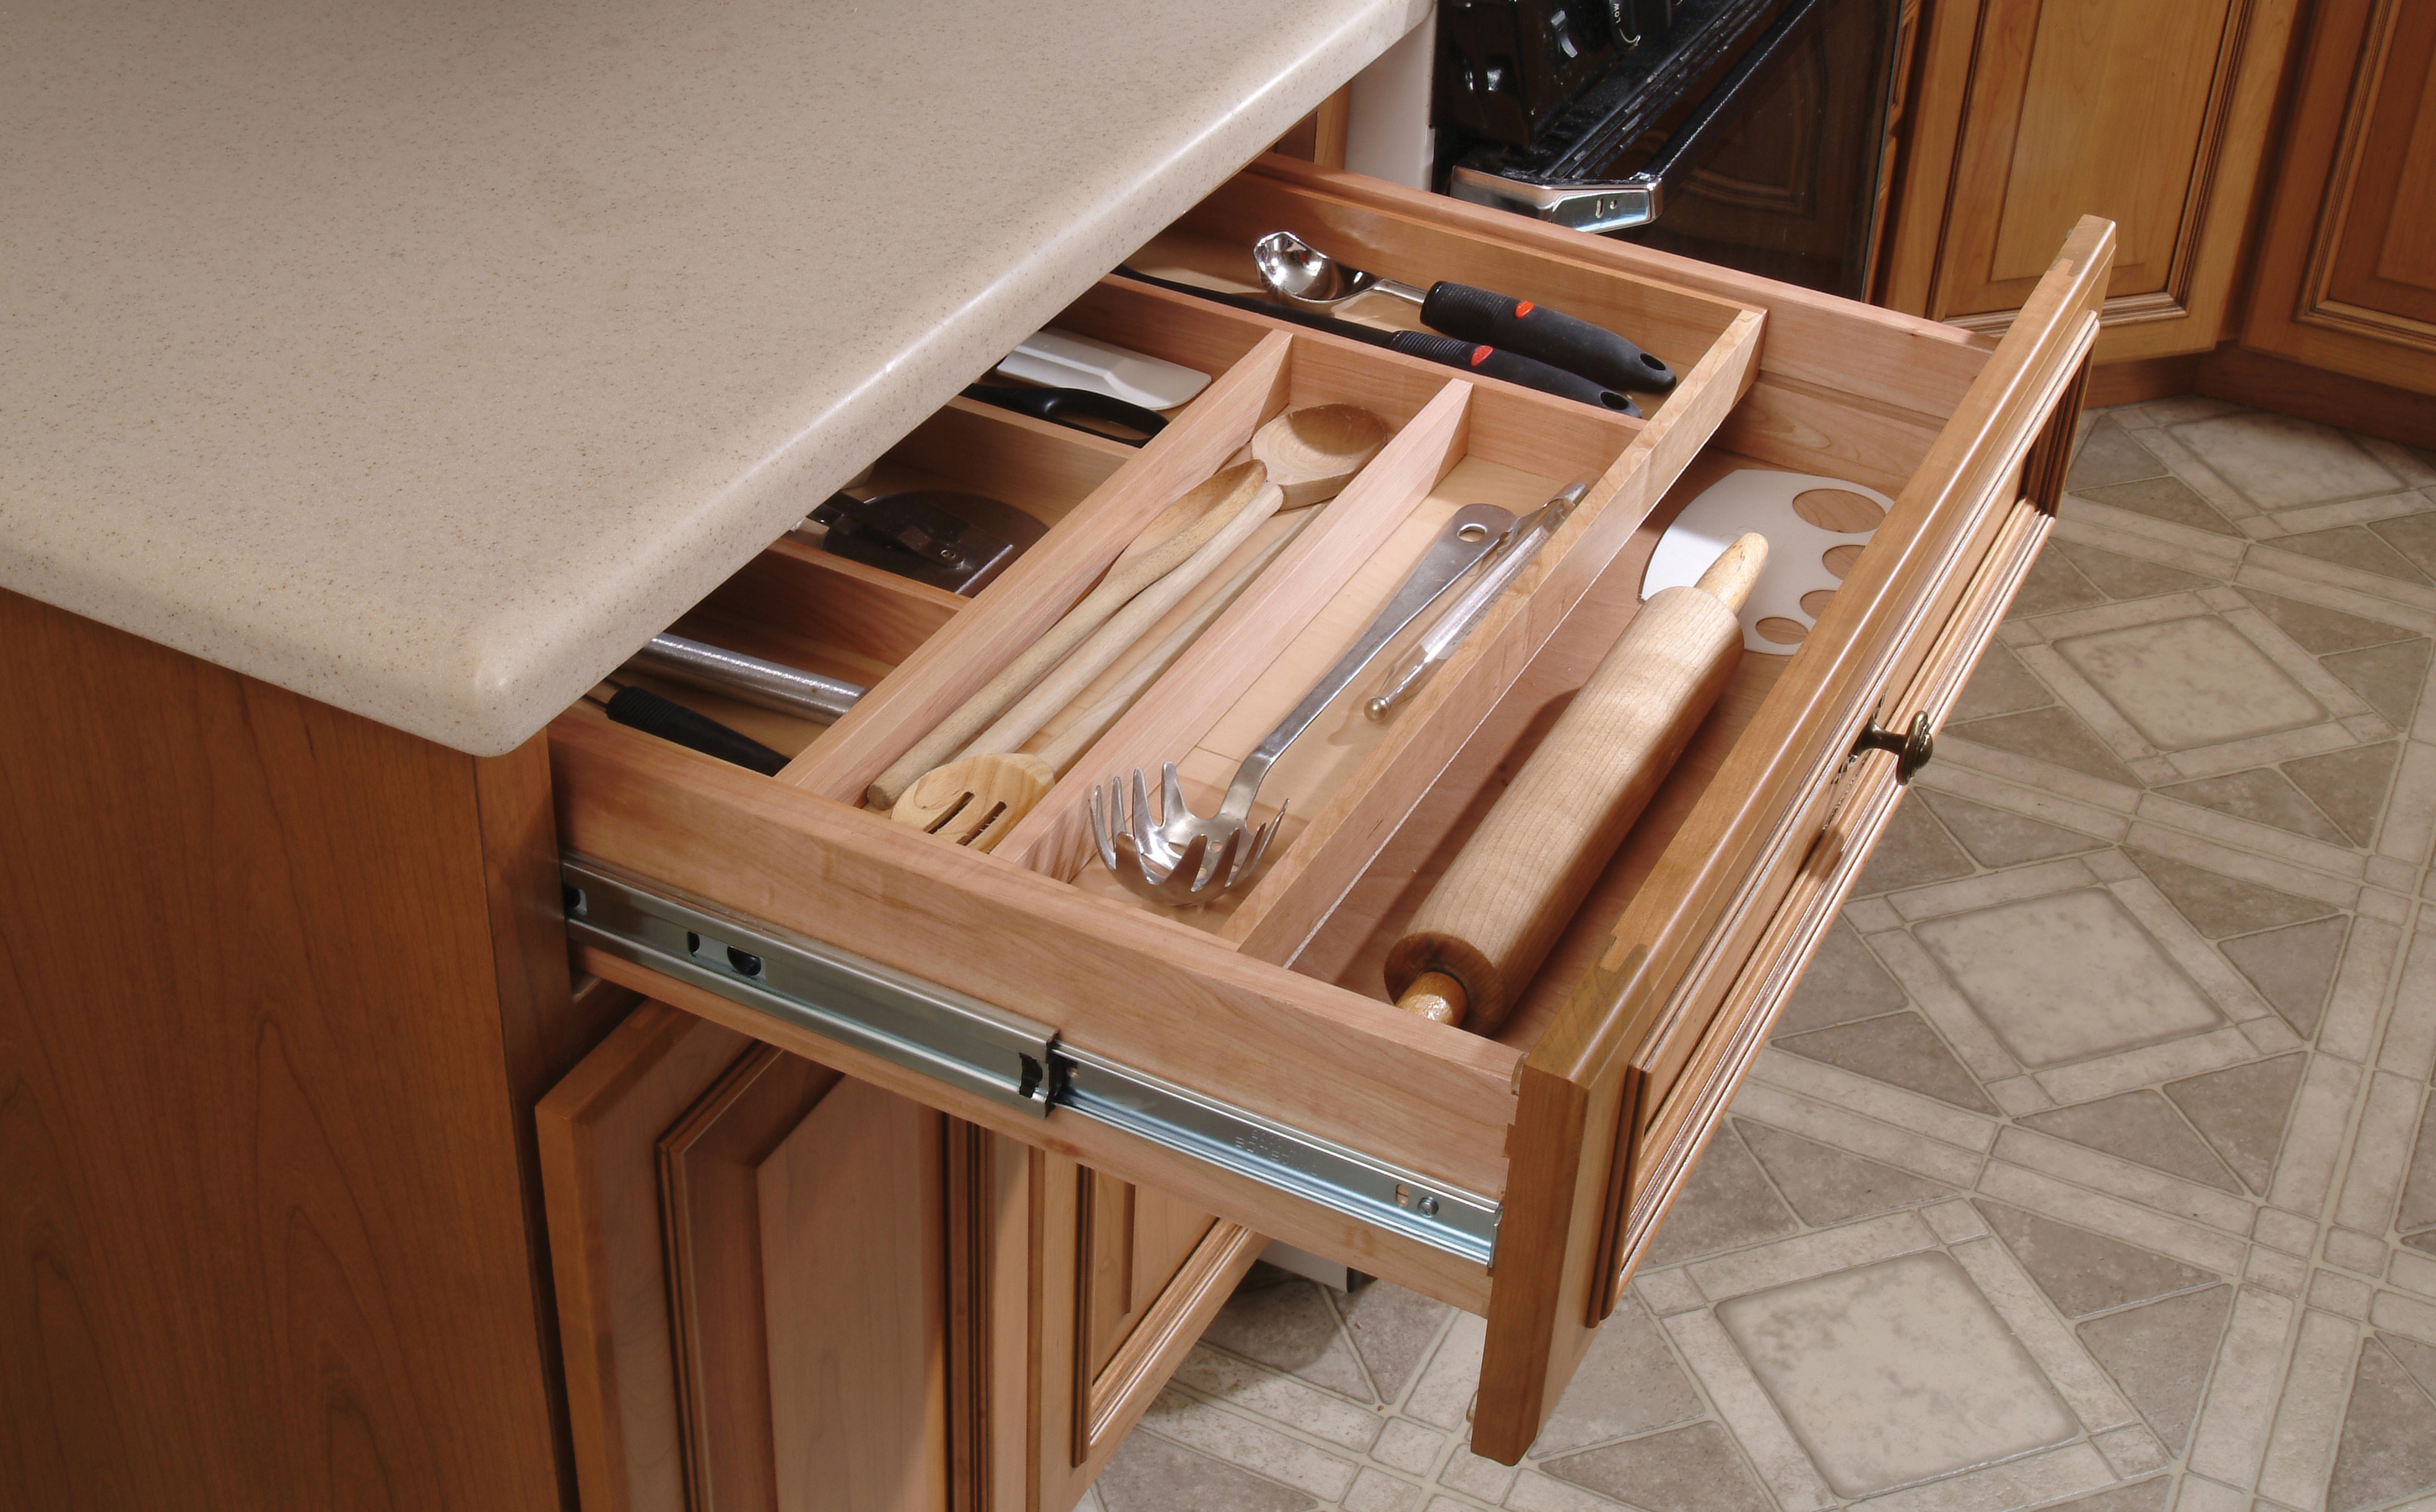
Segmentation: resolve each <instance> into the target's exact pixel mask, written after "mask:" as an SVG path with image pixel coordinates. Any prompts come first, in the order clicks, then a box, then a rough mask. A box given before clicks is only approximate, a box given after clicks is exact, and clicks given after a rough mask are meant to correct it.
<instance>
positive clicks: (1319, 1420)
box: [1085, 398, 2436, 1512]
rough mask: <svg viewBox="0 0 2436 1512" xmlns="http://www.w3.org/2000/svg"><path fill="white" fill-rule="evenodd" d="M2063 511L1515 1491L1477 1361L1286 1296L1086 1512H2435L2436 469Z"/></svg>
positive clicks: (1202, 1357) (2082, 502)
mask: <svg viewBox="0 0 2436 1512" xmlns="http://www.w3.org/2000/svg"><path fill="white" fill-rule="evenodd" d="M2066 486H2067V494H2066V495H2065V501H2064V504H2063V507H2062V511H2061V513H2060V518H2059V521H2058V524H2057V526H2056V529H2055V531H2054V534H2053V535H2052V537H2051V538H2050V540H2051V545H2050V547H2049V548H2048V550H2047V551H2046V552H2045V553H2044V556H2043V557H2042V559H2041V561H2040V563H2039V565H2038V566H2037V567H2036V569H2035V570H2034V571H2033V573H2032V575H2031V577H2030V580H2029V582H2027V584H2026V585H2025V586H2024V588H2023V590H2022V592H2021V593H2020V594H2019V595H2018V596H2017V597H2016V598H2015V600H2014V602H2013V604H2012V607H2011V610H2010V615H2009V617H2008V618H2007V620H2006V621H2005V623H2004V625H2003V626H2002V628H2001V629H2000V631H1999V633H1998V640H1997V643H1995V644H1994V645H1992V646H1991V647H1990V649H1989V652H1988V653H1987V655H1986V657H1985V658H1984V659H1983V660H1982V662H1981V663H1980V666H1979V669H1978V671H1977V673H1976V674H1975V677H1974V679H1973V681H1972V684H1971V686H1969V687H1968V688H1967V689H1965V691H1964V693H1963V694H1962V696H1961V698H1960V700H1959V701H1958V702H1957V704H1956V706H1955V708H1954V709H1953V710H1952V711H1951V712H1950V713H1949V715H1948V717H1947V719H1946V721H1945V724H1944V728H1943V730H1942V732H1941V734H1940V741H1939V755H1938V758H1937V760H1936V761H1935V762H1934V763H1932V764H1931V765H1930V766H1929V767H1928V769H1927V770H1926V771H1925V772H1924V773H1922V775H1921V778H1920V780H1919V781H1918V782H1916V783H1915V784H1914V785H1913V789H1912V791H1911V793H1910V796H1909V799H1908V801H1906V802H1905V804H1904V805H1903V806H1902V808H1899V809H1898V810H1897V815H1896V819H1895V822H1894V824H1893V825H1892V826H1890V828H1889V830H1888V834H1887V835H1886V837H1885V838H1884V839H1883V840H1882V841H1881V843H1879V845H1878V847H1877V849H1876V850H1875V851H1874V852H1873V853H1872V856H1871V860H1870V866H1869V868H1868V870H1867V871H1866V872H1865V873H1864V875H1863V877H1862V879H1861V882H1860V885H1859V886H1858V888H1857V889H1856V890H1855V893H1854V896H1853V900H1852V901H1851V902H1850V903H1849V904H1848V905H1847V907H1846V910H1845V916H1844V918H1843V919H1842V920H1841V921H1839V922H1838V923H1837V925H1836V928H1835V929H1834V930H1831V931H1830V933H1829V935H1828V937H1827V940H1826V942H1825V943H1824V945H1823V946H1822V947H1821V948H1820V951H1819V953H1818V957H1817V959H1816V961H1815V963H1814V965H1812V967H1811V970H1810V972H1809V974H1808V975H1807V977H1806V978H1805V979H1804V981H1803V983H1802V986H1801V989H1800V991H1799V992H1797V993H1796V994H1795V996H1794V999H1793V1000H1792V1002H1791V1003H1789V1004H1788V1005H1787V1007H1786V1009H1785V1011H1784V1013H1783V1017H1782V1018H1781V1019H1780V1020H1779V1022H1778V1025H1777V1028H1776V1033H1775V1038H1774V1042H1773V1044H1772V1045H1771V1046H1770V1048H1768V1049H1767V1050H1766V1051H1763V1052H1762V1053H1761V1055H1760V1057H1759V1059H1758V1062H1757V1065H1756V1067H1755V1068H1754V1069H1753V1072H1752V1075H1751V1080H1750V1082H1749V1084H1748V1086H1747V1087H1746V1089H1745V1091H1744V1092H1743V1094H1742V1095H1741V1097H1740V1098H1739V1099H1738V1100H1737V1102H1736V1104H1735V1105H1734V1107H1733V1108H1732V1110H1731V1116H1730V1117H1729V1118H1728V1119H1727V1120H1726V1121H1724V1123H1723V1124H1721V1125H1720V1127H1719V1128H1718V1130H1717V1132H1716V1134H1715V1135H1714V1138H1712V1139H1711V1141H1710V1144H1709V1147H1708V1152H1707V1154H1706V1155H1705V1156H1703V1158H1702V1160H1701V1163H1700V1165H1699V1166H1698V1167H1697V1168H1696V1171H1695V1173H1694V1174H1693V1177H1692V1180H1691V1183H1690V1185H1689V1186H1688V1187H1687V1189H1686V1190H1685V1191H1684V1193H1683V1194H1682V1196H1681V1197H1680V1198H1679V1200H1678V1202H1677V1204H1676V1206H1675V1208H1674V1210H1673V1212H1672V1213H1671V1214H1670V1216H1669V1218H1668V1220H1667V1223H1666V1225H1665V1226H1664V1227H1663V1228H1662V1229H1661V1231H1660V1233H1659V1236H1658V1239H1657V1240H1656V1242H1655V1243H1653V1244H1652V1246H1651V1249H1650V1253H1649V1255H1648V1257H1647V1259H1646V1260H1644V1263H1643V1266H1642V1269H1641V1271H1640V1274H1639V1275H1638V1277H1636V1279H1635V1280H1634V1283H1633V1285H1632V1287H1631V1288H1630V1289H1629V1292H1628V1294H1627V1298H1626V1300H1625V1302H1624V1304H1623V1306H1622V1307H1621V1308H1619V1310H1618V1312H1617V1313H1616V1315H1615V1316H1614V1317H1613V1318H1612V1319H1611V1320H1610V1321H1609V1324H1608V1326H1607V1327H1606V1328H1605V1329H1604V1330H1602V1332H1601V1334H1600V1336H1599V1340H1598V1342H1597V1344H1596V1346H1595V1347H1593V1348H1592V1352H1591V1354H1590V1356H1589V1358H1588V1359H1587V1361H1586V1362H1585V1363H1584V1364H1583V1367H1582V1369H1581V1371H1580V1373H1579V1374H1578V1375H1577V1376H1576V1377H1575V1380H1574V1382H1573V1384H1572V1386H1571V1388H1570V1389H1569V1390H1568V1392H1567V1394H1566V1396H1565V1398H1564V1399H1563V1401H1562V1402H1561V1404H1560V1405H1559V1406H1558V1408H1557V1411H1556V1412H1555V1413H1554V1414H1553V1415H1552V1416H1551V1417H1550V1419H1549V1423H1548V1427H1547V1429H1546V1430H1545V1432H1544V1433H1543V1434H1542V1437H1541V1439H1540V1443H1539V1444H1538V1445H1537V1446H1535V1447H1534V1450H1533V1451H1532V1453H1531V1454H1530V1455H1529V1456H1527V1457H1526V1458H1525V1459H1524V1461H1523V1464H1522V1466H1521V1467H1520V1469H1507V1468H1505V1467H1504V1466H1497V1465H1492V1464H1490V1463H1488V1461H1485V1460H1482V1459H1480V1458H1478V1457H1477V1456H1474V1455H1472V1454H1471V1453H1470V1451H1469V1449H1468V1447H1467V1444H1466V1434H1465V1427H1466V1424H1467V1423H1468V1421H1469V1419H1470V1399H1471V1393H1472V1390H1473V1384H1474V1382H1475V1380H1476V1378H1477V1375H1478V1371H1479V1362H1480V1350H1481V1341H1482V1338H1483V1330H1482V1325H1481V1323H1480V1321H1479V1320H1478V1319H1477V1318H1472V1317H1469V1316H1466V1315H1464V1314H1461V1313H1458V1312H1454V1311H1453V1310H1452V1309H1449V1308H1447V1307H1445V1306H1443V1305H1441V1304H1439V1303H1436V1302H1433V1301H1429V1300H1427V1299H1425V1298H1422V1297H1418V1296H1416V1295H1412V1294H1409V1293H1405V1292H1401V1291H1399V1290H1397V1289H1396V1288H1394V1287H1391V1286H1387V1285H1384V1284H1383V1283H1375V1282H1374V1283H1371V1284H1370V1285H1367V1286H1366V1287H1364V1288H1362V1289H1360V1290H1359V1291H1357V1292H1355V1293H1354V1294H1352V1295H1349V1296H1348V1295H1341V1294H1338V1293H1334V1292H1331V1291H1328V1290H1326V1289H1324V1288H1321V1287H1318V1286H1316V1285H1314V1284H1313V1283H1310V1282H1306V1281H1301V1280H1298V1279H1295V1278H1292V1277H1285V1276H1284V1275H1282V1273H1277V1272H1273V1271H1268V1270H1266V1269H1265V1268H1262V1269H1260V1270H1256V1271H1255V1272H1254V1275H1253V1277H1252V1278H1250V1279H1249V1280H1247V1281H1246V1282H1245V1284H1244V1287H1243V1288H1242V1289H1241V1290H1240V1291H1239V1292H1238V1294H1237V1295H1236V1297H1235V1299H1234V1301H1233V1302H1232V1303H1230V1304H1229V1306H1228V1308H1227V1313H1226V1315H1225V1316H1224V1317H1223V1318H1222V1319H1221V1320H1220V1322H1219V1323H1218V1325H1217V1326H1216V1327H1214V1328H1213V1329H1212V1330H1210V1331H1209V1334H1208V1335H1207V1336H1206V1337H1205V1338H1204V1340H1203V1342H1202V1344H1201V1346H1200V1347H1199V1348H1198V1349H1197V1350H1196V1351H1195V1352H1194V1355H1193V1358H1192V1363H1190V1364H1188V1365H1187V1367H1186V1369H1185V1370H1184V1371H1183V1372H1181V1373H1180V1374H1179V1375H1178V1377H1177V1379H1176V1382H1175V1384H1174V1385H1173V1386H1171V1388H1170V1389H1169V1391H1168V1393H1167V1395H1166V1396H1165V1397H1163V1398H1162V1399H1161V1401H1160V1403H1159V1404H1158V1406H1157V1408H1155V1409H1154V1410H1153V1411H1152V1412H1151V1414H1150V1415H1149V1416H1147V1417H1146V1418H1145V1420H1144V1422H1143V1424H1142V1426H1141V1427H1140V1429H1139V1430H1138V1431H1137V1432H1136V1433H1135V1434H1134V1435H1133V1436H1132V1438H1130V1439H1129V1440H1127V1442H1126V1443H1125V1444H1124V1445H1123V1446H1122V1448H1121V1449H1120V1450H1119V1451H1118V1453H1117V1456H1116V1460H1115V1462H1114V1464H1112V1465H1111V1467H1110V1469H1108V1471H1107V1472H1106V1473H1105V1475H1104V1476H1103V1477H1102V1481H1101V1485H1100V1487H1099V1489H1098V1490H1097V1491H1096V1492H1094V1493H1093V1496H1092V1497H1090V1498H1088V1499H1087V1500H1086V1503H1085V1505H1086V1507H1087V1508H1088V1509H1089V1512H1130V1509H1132V1508H1137V1507H1139V1508H1152V1507H1156V1508H1159V1509H1161V1512H1171V1509H1208V1512H1266V1509H1270V1508H1276V1509H1279V1512H1294V1509H1303V1508H1314V1509H1315V1508H1323V1507H1325V1508H1342V1509H1346V1512H1485V1509H1488V1508H1496V1507H1504V1508H1509V1509H1512V1512H1614V1509H1622V1508H1634V1509H1639V1512H1829V1509H1835V1508H1842V1507H1844V1506H1846V1505H1848V1504H1853V1503H1861V1502H1865V1501H1866V1502H1868V1503H1870V1506H1871V1507H1873V1508H1880V1507H1882V1508H1883V1509H1884V1512H2013V1509H2016V1508H2030V1507H2040V1508H2044V1509H2047V1512H2169V1509H2170V1512H2383V1509H2386V1508H2393V1509H2396V1512H2401V1509H2404V1508H2410V1512H2436V1106H2431V1105H2430V1104H2431V1097H2430V1082H2431V1078H2436V878H2431V875H2430V872H2429V862H2430V850H2431V847H2436V679H2431V669H2436V464H2431V459H2430V458H2428V457H2427V456H2425V455H2423V454H2421V453H2417V452H2413V451H2410V450H2408V449H2406V448H2403V447H2399V446H2394V445H2391V444H2389V443H2384V442H2379V441H2375V440H2373V439H2370V438H2366V437H2360V436H2355V435H2351V434H2348V433H2346V432H2343V431H2339V430H2333V429H2329V428H2327V427H2325V426H2316V425H2311V424H2308V423H2306V422H2303V421H2296V420H2290V419H2287V418H2284V417H2281V416H2274V415H2265V414H2259V413H2255V412H2253V411H2249V410H2244V409H2240V408H2236V407H2234V406H2231V405H2227V404H2223V403H2220V402H2218V401H2215V400H2207V399H2196V398H2184V399H2175V400H2166V401H2161V402H2158V403H2154V404H2149V405H2140V406H2127V407H2124V408H2117V409H2114V410H2108V411H2102V412H2099V413H2097V414H2096V415H2094V416H2092V417H2090V418H2089V420H2088V421H2086V422H2085V426H2084V434H2083V442H2082V445H2081V449H2080V451H2079V456H2078V459H2077V461H2076V462H2075V464H2074V467H2073V469H2072V472H2071V475H2070V477H2069V479H2068V481H2067V485H2066ZM1289 1386H1290V1387H1291V1388H1292V1389H1285V1388H1286V1387H1289ZM1322 1403H1324V1404H1325V1409H1324V1410H1323V1409H1322V1407H1321V1404H1322ZM1374 1423H1375V1424H1376V1425H1377V1430H1376V1432H1375V1434H1373V1433H1372V1432H1371V1431H1370V1426H1369V1425H1371V1424H1374ZM1357 1430H1358V1431H1357ZM1365 1444H1366V1446H1367V1447H1366V1448H1365V1447H1361V1446H1363V1445H1365Z"/></svg>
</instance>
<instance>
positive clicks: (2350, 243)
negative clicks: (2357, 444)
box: [2241, 0, 2436, 444]
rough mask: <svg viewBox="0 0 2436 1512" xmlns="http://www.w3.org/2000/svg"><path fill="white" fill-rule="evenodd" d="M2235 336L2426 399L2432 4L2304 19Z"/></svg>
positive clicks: (2434, 294)
mask: <svg viewBox="0 0 2436 1512" xmlns="http://www.w3.org/2000/svg"><path fill="white" fill-rule="evenodd" d="M2241 343H2242V346H2243V347H2244V348H2247V349H2252V350H2255V351H2258V352H2265V353H2273V354H2277V355H2280V356H2286V357H2289V358H2292V359H2295V360H2298V361H2300V362H2304V363H2306V364H2308V365H2310V366H2311V367H2315V368H2323V369H2327V370H2331V371H2333V372H2335V373H2339V374H2347V375H2349V376H2352V377H2354V378H2360V379H2366V380H2368V381H2369V382H2371V383H2375V384H2382V385H2385V386H2388V387H2389V388H2394V389H2401V390H2406V391H2411V392H2414V393H2417V394H2423V395H2425V394H2436V9H2431V8H2429V7H2427V6H2426V5H2419V4H2411V3H2408V0H2323V3H2322V4H2321V5H2320V6H2319V7H2318V9H2317V12H2316V14H2315V15H2314V16H2313V17H2312V18H2311V21H2310V26H2309V32H2308V38H2307V44H2306V49H2305V53H2304V55H2303V61H2302V67H2301V74H2300V83H2299V87H2298V94H2297V96H2296V97H2295V99H2294V102H2293V107H2292V113H2291V119H2290V122H2289V125H2288V130H2286V131H2285V133H2284V150H2283V154H2282V160H2281V163H2280V165H2279V171H2278V174H2277V180H2276V186H2275V191H2274V199H2273V200H2272V202H2271V210H2270V212H2269V214H2268V216H2267V217H2266V219H2265V221H2264V223H2263V235H2262V240H2261V245H2260V249H2259V256H2258V272H2257V276H2256V279H2255V281H2254V284H2253V290H2252V294H2251V301H2250V308H2249V319H2248V322H2247V323H2246V324H2245V325H2244V327H2243V329H2242V333H2241ZM2420 425H2421V427H2422V428H2421V429H2420V431H2419V433H2418V435H2416V436H2412V437H2406V438H2404V439H2419V438H2420V437H2424V435H2425V434H2426V432H2427V428H2430V427H2436V418H2432V417H2429V416H2426V415H2423V416H2422V417H2421V419H2420ZM2423 444H2424V441H2423Z"/></svg>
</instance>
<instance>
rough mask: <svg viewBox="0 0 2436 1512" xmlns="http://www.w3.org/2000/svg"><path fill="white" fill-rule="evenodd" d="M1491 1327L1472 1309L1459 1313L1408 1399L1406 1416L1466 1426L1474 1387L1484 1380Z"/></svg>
mask: <svg viewBox="0 0 2436 1512" xmlns="http://www.w3.org/2000/svg"><path fill="white" fill-rule="evenodd" d="M1487 1337H1488V1323H1487V1321H1486V1320H1484V1319H1482V1318H1479V1317H1476V1316H1474V1315H1473V1314H1471V1313H1470V1312H1461V1313H1457V1314H1456V1315H1455V1320H1454V1326H1453V1328H1451V1329H1449V1330H1447V1333H1446V1337H1445V1338H1443V1339H1441V1340H1439V1341H1438V1347H1437V1349H1436V1351H1435V1353H1433V1354H1432V1355H1431V1356H1430V1361H1429V1364H1425V1365H1423V1366H1422V1367H1421V1374H1420V1379H1419V1380H1418V1381H1416V1382H1413V1389H1412V1392H1411V1394H1410V1395H1409V1396H1407V1397H1406V1398H1405V1399H1404V1416H1407V1417H1411V1418H1414V1419H1417V1420H1418V1421H1420V1422H1423V1423H1427V1424H1429V1425H1430V1426H1431V1427H1433V1428H1443V1429H1446V1430H1448V1431H1450V1432H1460V1431H1462V1430H1463V1429H1464V1426H1465V1425H1466V1424H1467V1423H1469V1422H1470V1419H1471V1397H1472V1389H1473V1387H1474V1386H1475V1385H1476V1384H1477V1383H1478V1382H1479V1381H1480V1352H1481V1345H1482V1343H1483V1342H1484V1341H1485V1340H1486V1339H1487Z"/></svg>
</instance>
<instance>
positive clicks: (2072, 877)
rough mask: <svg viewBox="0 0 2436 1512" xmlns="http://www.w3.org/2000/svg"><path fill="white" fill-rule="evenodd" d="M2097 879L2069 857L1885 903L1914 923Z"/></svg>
mask: <svg viewBox="0 0 2436 1512" xmlns="http://www.w3.org/2000/svg"><path fill="white" fill-rule="evenodd" d="M2096 880H2097V876H2096V874H2094V873H2093V872H2091V871H2090V869H2089V867H2088V865H2087V863H2086V862H2084V861H2083V860H2081V859H2080V858H2079V857H2078V856H2072V857H2066V858H2064V859H2062V860H2052V861H2040V862H2038V863H2037V864H2035V865H2030V866H2016V867H2014V868H2013V869H2012V870H2010V871H2004V872H1991V873H1989V874H1987V875H1986V876H1983V877H1975V878H1971V879H1970V880H1968V881H1963V882H1946V883H1941V884H1940V885H1939V886H1936V887H1923V888H1918V889H1915V890H1913V891H1911V892H1907V893H1898V894H1895V895H1892V896H1891V897H1889V898H1888V900H1887V901H1888V902H1889V903H1891V904H1893V905H1894V909H1895V912H1898V913H1900V914H1902V915H1903V916H1904V917H1905V918H1906V919H1910V920H1912V921H1914V922H1915V923H1916V922H1918V921H1919V920H1922V919H1934V918H1940V917H1942V916H1943V915H1945V914H1948V913H1965V912H1971V911H1972V910H1975V909H1984V908H1989V907H1992V906H1993V905H1996V904H1999V903H2013V902H2019V901H2021V900H2022V899H2025V898H2033V897H2044V896H2046V895H2048V894H2050V893H2062V892H2068V891H2070V890H2071V889H2073V888H2077V887H2087V886H2088V885H2090V884H2091V883H2092V882H2095V881H2096Z"/></svg>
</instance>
